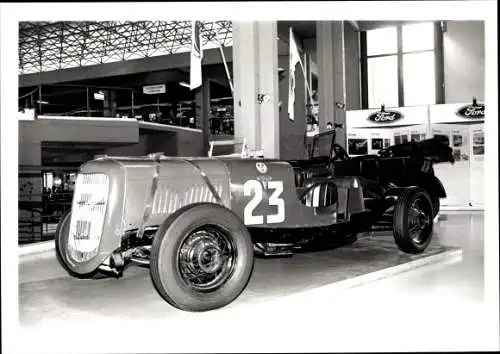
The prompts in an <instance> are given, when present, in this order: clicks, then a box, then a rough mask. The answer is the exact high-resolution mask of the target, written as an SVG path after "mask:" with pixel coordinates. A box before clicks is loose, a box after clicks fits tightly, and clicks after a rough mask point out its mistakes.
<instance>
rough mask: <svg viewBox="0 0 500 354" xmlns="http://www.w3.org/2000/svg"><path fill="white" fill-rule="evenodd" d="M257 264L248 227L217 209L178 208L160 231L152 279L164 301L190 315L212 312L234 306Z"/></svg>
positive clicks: (152, 261) (206, 206) (201, 206)
mask: <svg viewBox="0 0 500 354" xmlns="http://www.w3.org/2000/svg"><path fill="white" fill-rule="evenodd" d="M253 264H254V258H253V244H252V241H251V238H250V233H249V231H248V230H247V228H246V227H245V225H244V224H243V222H242V221H241V220H240V219H239V218H238V216H236V215H235V214H234V213H233V212H232V211H230V210H228V209H227V208H225V207H223V206H221V205H217V204H208V203H201V204H193V205H189V206H186V207H184V208H181V209H179V210H178V211H176V212H175V213H174V214H172V215H171V216H170V217H168V218H167V220H165V222H164V223H163V224H162V226H161V227H160V229H158V231H157V233H156V235H155V238H154V241H153V245H152V247H151V256H150V274H151V279H152V281H153V284H154V286H155V288H156V290H157V291H158V293H159V294H160V296H161V297H162V298H163V299H164V300H165V301H167V302H168V303H169V304H171V305H172V306H174V307H176V308H178V309H181V310H185V311H196V312H198V311H208V310H214V309H217V308H221V307H224V306H226V305H228V304H230V303H231V302H233V301H234V300H235V299H236V298H237V297H238V296H239V295H240V294H241V293H242V292H243V290H244V289H245V288H246V286H247V284H248V281H249V280H250V276H251V274H252V270H253Z"/></svg>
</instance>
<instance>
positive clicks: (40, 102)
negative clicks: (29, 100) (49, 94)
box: [36, 101, 49, 104]
mask: <svg viewBox="0 0 500 354" xmlns="http://www.w3.org/2000/svg"><path fill="white" fill-rule="evenodd" d="M36 103H38V104H49V102H47V101H36Z"/></svg>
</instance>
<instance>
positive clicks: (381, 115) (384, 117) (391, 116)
mask: <svg viewBox="0 0 500 354" xmlns="http://www.w3.org/2000/svg"><path fill="white" fill-rule="evenodd" d="M401 118H403V114H401V113H400V112H397V111H387V110H386V109H385V106H384V105H382V107H380V111H378V112H375V113H372V114H370V115H369V116H368V120H369V121H372V122H375V123H385V122H395V121H397V120H399V119H401Z"/></svg>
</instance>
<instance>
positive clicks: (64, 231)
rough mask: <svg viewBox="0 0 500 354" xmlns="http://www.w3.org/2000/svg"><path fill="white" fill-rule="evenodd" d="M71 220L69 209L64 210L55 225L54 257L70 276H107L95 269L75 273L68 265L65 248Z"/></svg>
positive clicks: (66, 247)
mask: <svg viewBox="0 0 500 354" xmlns="http://www.w3.org/2000/svg"><path fill="white" fill-rule="evenodd" d="M70 222H71V211H68V212H66V214H65V215H64V216H63V217H62V218H61V221H60V222H59V224H58V225H57V229H56V235H55V239H54V242H55V252H56V258H57V261H58V262H59V264H60V265H61V267H63V269H64V270H65V271H66V272H67V273H68V274H69V275H71V276H72V277H75V278H80V279H101V278H107V277H108V276H107V275H106V274H104V273H102V272H100V271H99V269H96V270H94V271H92V272H90V273H84V274H80V273H76V272H74V271H73V270H71V268H70V267H69V266H68V260H67V254H66V250H67V249H68V237H69V227H70Z"/></svg>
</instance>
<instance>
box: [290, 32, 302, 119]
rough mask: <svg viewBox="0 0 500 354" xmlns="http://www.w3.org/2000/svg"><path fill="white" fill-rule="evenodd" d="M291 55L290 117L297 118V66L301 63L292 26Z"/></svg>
mask: <svg viewBox="0 0 500 354" xmlns="http://www.w3.org/2000/svg"><path fill="white" fill-rule="evenodd" d="M289 47H290V55H289V64H290V67H289V75H288V118H289V119H290V120H295V116H294V114H295V112H294V104H295V67H296V66H297V63H300V54H299V49H298V48H297V43H296V42H295V37H294V36H293V31H292V28H291V27H290V42H289Z"/></svg>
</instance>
